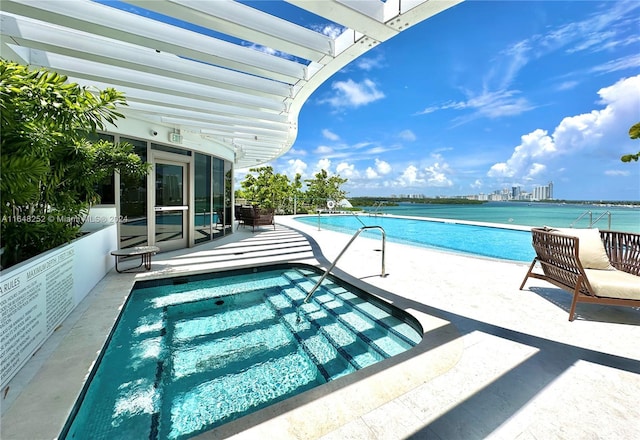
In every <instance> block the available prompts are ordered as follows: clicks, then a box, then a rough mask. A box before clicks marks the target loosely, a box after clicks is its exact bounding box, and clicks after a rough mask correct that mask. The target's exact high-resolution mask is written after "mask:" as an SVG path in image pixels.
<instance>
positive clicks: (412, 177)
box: [394, 165, 425, 187]
mask: <svg viewBox="0 0 640 440" xmlns="http://www.w3.org/2000/svg"><path fill="white" fill-rule="evenodd" d="M394 183H395V185H394V186H400V187H411V186H421V185H424V184H425V181H424V179H421V178H420V177H418V168H417V167H416V166H415V165H409V166H408V167H407V168H405V170H404V171H403V172H402V175H401V176H400V177H398V178H397V179H396V181H395V182H394Z"/></svg>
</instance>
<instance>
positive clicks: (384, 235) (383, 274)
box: [302, 225, 387, 304]
mask: <svg viewBox="0 0 640 440" xmlns="http://www.w3.org/2000/svg"><path fill="white" fill-rule="evenodd" d="M365 229H380V232H381V233H382V273H381V274H380V276H381V277H384V276H386V275H385V272H384V252H385V246H386V241H387V238H386V234H385V232H384V228H383V227H382V226H377V225H375V226H363V227H361V228H360V229H358V230H357V231H356V233H355V234H354V235H353V237H351V240H349V243H347V245H346V246H345V247H344V249H342V252H340V255H338V257H337V258H336V259H335V260H334V261H333V263H332V264H331V266H330V267H329V268H328V269H327V270H326V271H325V272H324V274H322V276H321V277H320V279H319V280H318V282H317V283H316V285H315V286H313V289H311V290H310V291H309V293H308V294H307V296H306V297H305V299H304V301H303V302H302V303H303V304H306V303H307V302H309V300H310V299H311V297H312V296H313V294H314V293H315V291H316V290H317V289H318V287H320V284H322V282H323V281H324V279H325V278H326V277H327V275H329V272H331V271H332V270H333V268H334V267H336V264H338V260H339V259H340V257H342V255H344V253H345V252H346V251H347V249H348V248H349V246H351V243H353V241H354V240H355V239H356V238H357V237H358V235H360V233H361V232H362V231H364V230H365Z"/></svg>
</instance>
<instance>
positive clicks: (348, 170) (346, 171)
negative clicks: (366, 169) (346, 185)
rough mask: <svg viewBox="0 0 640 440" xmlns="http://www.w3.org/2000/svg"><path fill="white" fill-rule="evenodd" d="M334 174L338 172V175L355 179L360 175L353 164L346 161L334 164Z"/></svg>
mask: <svg viewBox="0 0 640 440" xmlns="http://www.w3.org/2000/svg"><path fill="white" fill-rule="evenodd" d="M336 174H339V175H340V177H343V178H347V179H357V178H358V177H360V175H359V173H358V171H357V170H356V167H355V165H353V164H348V163H347V162H340V163H339V164H338V165H336Z"/></svg>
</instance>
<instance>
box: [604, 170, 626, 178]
mask: <svg viewBox="0 0 640 440" xmlns="http://www.w3.org/2000/svg"><path fill="white" fill-rule="evenodd" d="M604 174H605V175H606V176H614V177H615V176H628V175H630V174H631V173H629V171H622V170H606V171H605V172H604Z"/></svg>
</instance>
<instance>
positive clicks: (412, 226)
mask: <svg viewBox="0 0 640 440" xmlns="http://www.w3.org/2000/svg"><path fill="white" fill-rule="evenodd" d="M296 220H298V221H300V222H303V223H306V224H309V225H313V226H318V216H317V215H311V216H305V217H296ZM319 222H320V228H326V229H331V230H334V231H338V232H344V233H347V234H353V233H355V231H357V230H358V229H360V228H361V227H362V223H364V224H365V225H367V226H381V227H382V228H383V229H384V231H385V234H386V237H387V239H388V240H390V241H396V242H400V243H406V244H410V245H418V246H424V247H430V248H436V249H445V250H449V251H454V252H461V253H466V254H472V255H480V256H484V257H490V258H499V259H502V260H512V261H527V262H530V261H531V260H533V257H535V252H534V250H533V247H532V246H531V232H529V231H520V230H515V229H506V228H494V227H486V226H474V225H465V224H453V223H446V222H441V221H429V220H421V219H413V218H398V217H391V216H381V215H378V216H369V215H366V214H365V215H359V216H358V217H356V216H354V215H350V214H347V215H321V216H320V219H319ZM361 222H362V223H361ZM362 235H363V236H368V237H371V238H373V237H375V238H379V237H380V232H379V231H377V230H376V231H364V232H363V233H362Z"/></svg>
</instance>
